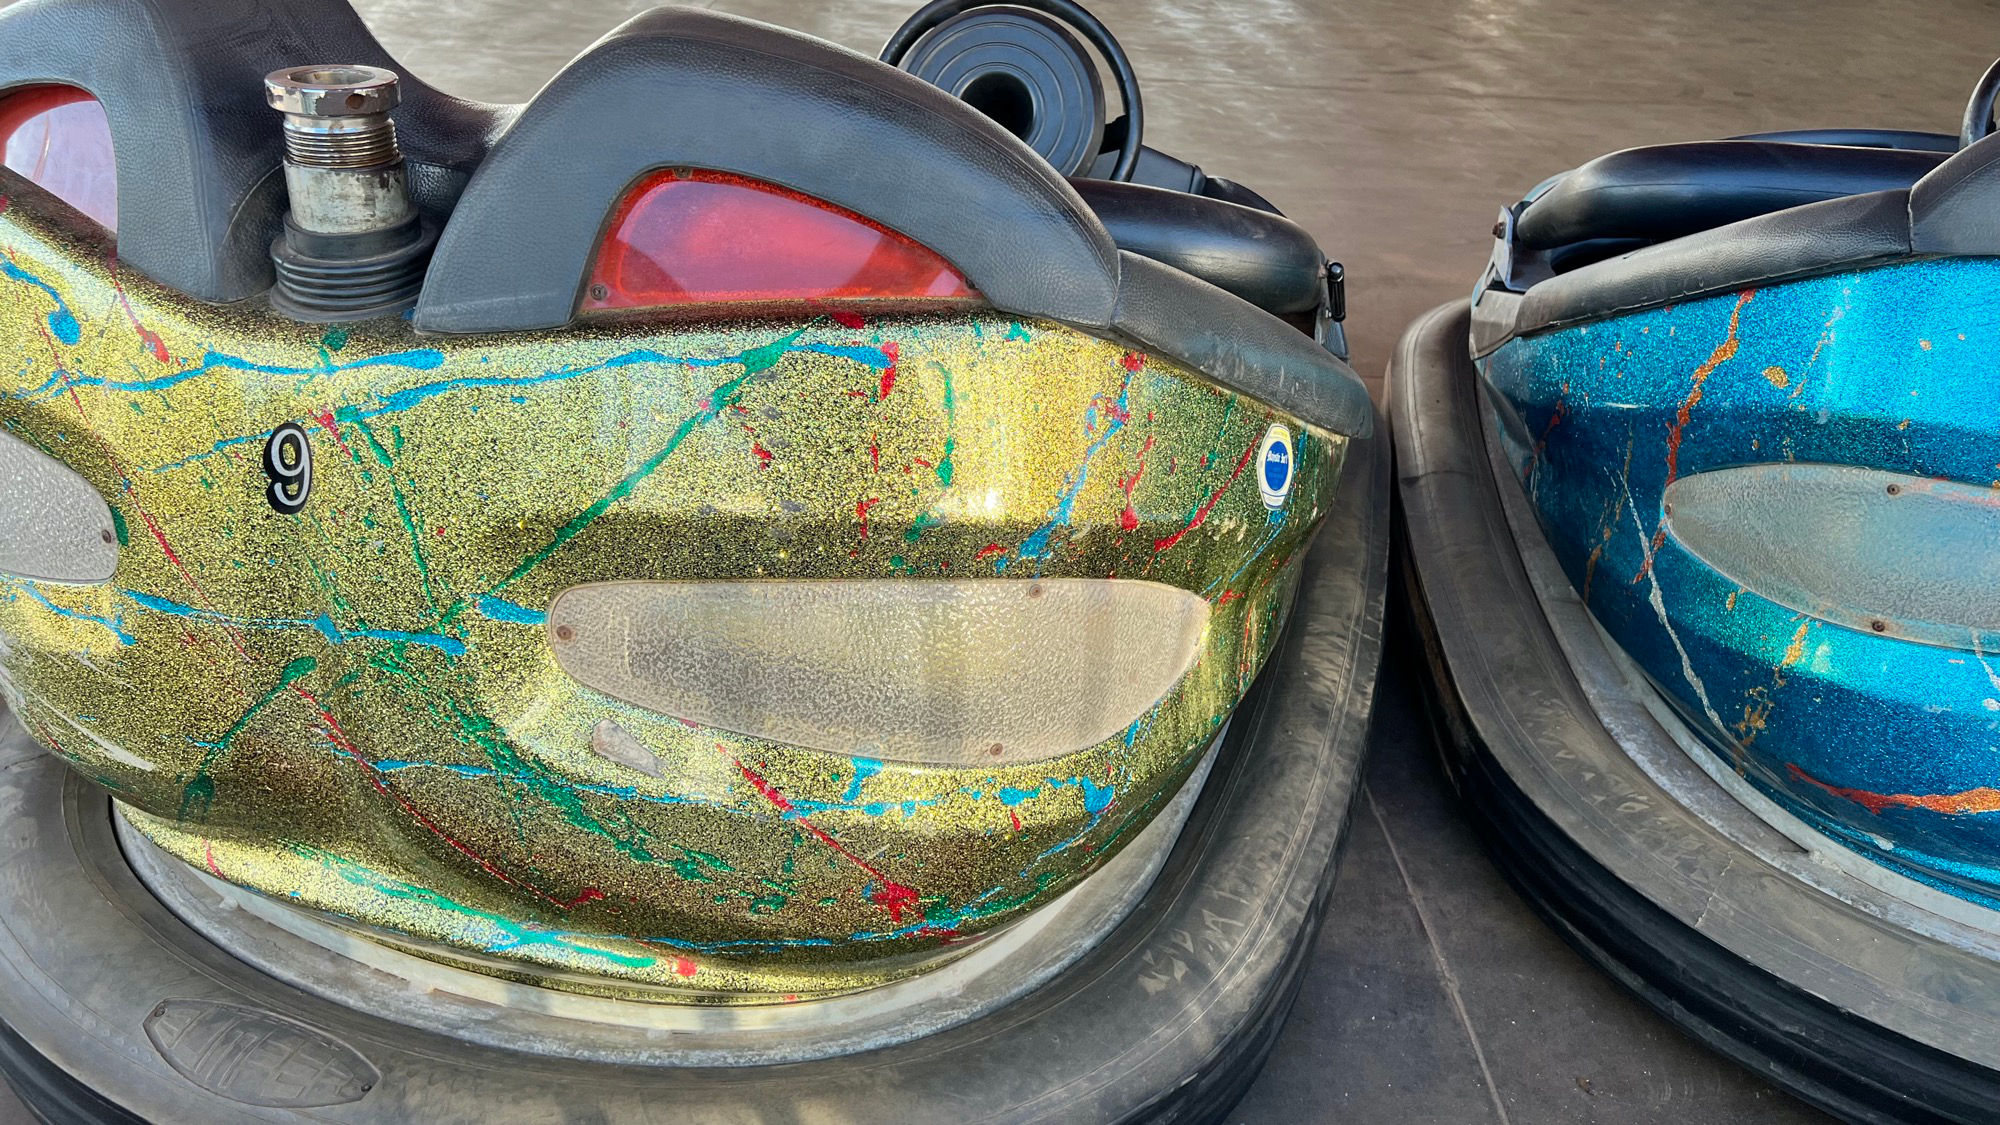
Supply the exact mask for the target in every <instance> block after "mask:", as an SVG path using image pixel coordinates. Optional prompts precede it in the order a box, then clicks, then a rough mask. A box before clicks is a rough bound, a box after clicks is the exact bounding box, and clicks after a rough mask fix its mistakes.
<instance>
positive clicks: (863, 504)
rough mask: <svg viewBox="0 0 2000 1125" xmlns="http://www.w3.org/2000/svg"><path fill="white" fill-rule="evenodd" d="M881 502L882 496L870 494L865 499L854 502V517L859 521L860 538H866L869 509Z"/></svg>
mask: <svg viewBox="0 0 2000 1125" xmlns="http://www.w3.org/2000/svg"><path fill="white" fill-rule="evenodd" d="M881 502H882V498H881V497H880V496H870V497H869V498H868V499H866V500H860V501H857V502H856V503H855V505H854V518H855V519H858V520H860V521H861V538H863V539H866V538H868V512H869V509H871V508H873V507H874V506H875V505H877V504H880V503H881Z"/></svg>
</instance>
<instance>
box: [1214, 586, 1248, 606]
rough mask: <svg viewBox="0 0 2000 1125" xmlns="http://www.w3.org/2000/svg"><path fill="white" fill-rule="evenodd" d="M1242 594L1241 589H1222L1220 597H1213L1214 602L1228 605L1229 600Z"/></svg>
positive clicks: (1233, 599) (1231, 600)
mask: <svg viewBox="0 0 2000 1125" xmlns="http://www.w3.org/2000/svg"><path fill="white" fill-rule="evenodd" d="M1242 596H1243V591H1241V590H1225V591H1223V593H1222V596H1221V597H1219V598H1217V599H1215V604H1216V605H1228V604H1229V603H1230V602H1233V601H1235V600H1236V599H1238V598H1240V597H1242Z"/></svg>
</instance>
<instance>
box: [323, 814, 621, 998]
mask: <svg viewBox="0 0 2000 1125" xmlns="http://www.w3.org/2000/svg"><path fill="white" fill-rule="evenodd" d="M292 851H293V852H294V853H296V854H297V855H299V856H301V857H303V858H306V859H309V860H314V861H316V862H318V863H320V864H321V865H322V866H324V867H325V868H326V869H327V870H329V871H331V872H333V873H334V874H335V875H337V876H339V877H340V879H341V881H342V882H345V883H347V884H348V885H349V886H353V887H358V888H360V889H362V890H364V891H368V892H371V893H374V894H378V895H382V896H384V897H387V898H393V899H396V900H398V901H400V902H410V903H415V904H417V905H418V906H422V907H428V908H429V909H432V910H437V911H442V912H444V913H447V914H455V915H458V916H459V917H461V918H470V919H473V920H476V921H478V922H482V923H485V924H486V925H489V926H491V927H493V928H494V929H495V930H496V931H498V934H499V938H498V940H491V941H489V942H488V943H487V946H486V951H487V952H489V953H507V952H511V951H514V950H518V949H524V948H528V947H531V946H538V945H540V946H551V947H554V948H556V949H561V950H563V951H565V952H568V953H574V954H579V955H581V956H585V957H597V958H602V959H603V960H606V961H609V962H611V963H612V964H614V965H620V966H623V967H625V968H628V969H643V968H645V967H646V966H648V965H652V964H654V963H655V962H656V961H657V960H658V959H657V958H654V957H644V956H639V955H635V954H630V953H619V952H616V951H613V950H608V949H599V948H594V947H592V946H588V945H585V944H583V943H582V942H580V941H577V940H576V939H575V938H574V937H572V936H570V935H567V934H564V933H561V932H558V931H555V930H551V929H547V928H545V927H542V926H536V925H533V924H530V923H527V922H522V921H518V920H516V919H513V918H509V917H507V916H506V915H504V914H494V913H492V912H490V911H485V910H480V909H478V908H477V907H473V906H467V905H466V904H464V903H462V902H455V901H453V900H452V899H449V898H447V897H445V896H444V895H442V894H439V893H438V892H436V891H433V890H431V889H429V888H427V887H418V886H413V885H412V884H409V883H405V882H403V881H402V880H400V879H394V878H391V877H389V876H388V875H384V874H382V873H381V872H378V871H373V870H371V869H369V868H367V867H364V866H362V865H361V864H359V863H356V862H354V861H353V860H351V859H346V858H343V857H341V856H337V855H334V854H333V853H331V852H326V851H322V850H320V849H318V848H311V847H307V846H305V845H303V844H294V845H292ZM613 940H621V939H618V938H614V939H613ZM622 940H626V941H631V940H636V939H632V938H623V939H622Z"/></svg>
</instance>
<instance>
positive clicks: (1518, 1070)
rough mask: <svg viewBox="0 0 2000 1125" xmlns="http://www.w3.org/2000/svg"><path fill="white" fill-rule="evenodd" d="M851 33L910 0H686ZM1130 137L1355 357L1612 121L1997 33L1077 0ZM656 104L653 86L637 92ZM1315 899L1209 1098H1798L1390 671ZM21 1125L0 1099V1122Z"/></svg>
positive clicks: (1399, 324) (1972, 14)
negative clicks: (1250, 1076)
mask: <svg viewBox="0 0 2000 1125" xmlns="http://www.w3.org/2000/svg"><path fill="white" fill-rule="evenodd" d="M357 6H358V7H359V8H360V9H361V11H362V13H363V14H364V15H365V16H367V17H368V18H369V20H370V21H371V23H372V24H373V25H374V26H375V28H376V30H377V32H378V34H379V35H380V36H381V38H382V39H383V41H384V42H385V44H386V45H387V46H388V47H389V49H390V51H391V52H392V53H394V54H395V55H397V56H398V57H399V58H400V59H401V60H402V62H403V64H404V65H405V66H406V67H407V68H409V70H410V71H411V72H413V73H416V74H420V75H422V76H423V77H425V78H426V79H428V80H430V81H432V82H434V83H436V84H438V85H440V86H443V87H444V88H446V89H449V90H451V91H453V92H455V93H458V94H461V95H463V96H466V97H472V98H480V99H487V100H494V101H512V100H519V99H522V98H524V97H526V96H527V95H529V94H530V93H532V92H533V90H534V89H535V87H536V86H537V85H539V83H540V82H541V81H542V80H543V79H545V78H546V77H547V76H548V75H549V74H551V73H552V72H553V71H554V70H555V69H556V68H557V67H559V66H560V65H561V64H562V63H563V62H564V61H565V60H567V59H568V58H569V57H570V56H571V55H573V54H574V53H575V52H577V51H578V50H580V49H582V48H583V47H584V46H586V45H588V44H589V43H590V42H591V41H592V40H593V39H595V38H596V37H597V36H598V35H600V34H602V33H603V32H604V31H605V30H608V29H609V28H610V27H611V26H613V25H614V24H615V23H617V22H619V21H620V20H622V19H623V18H625V17H626V16H628V15H630V14H632V13H634V12H636V11H638V10H640V9H641V8H642V7H644V6H645V5H643V4H639V3H633V2H630V0H572V2H569V3H562V4H554V3H538V2H532V0H442V2H435V0H357ZM713 6H716V7H721V8H724V9H726V10H730V11H734V12H738V13H741V14H744V15H749V16H754V17H757V18H760V19H765V20H769V21H772V22H776V23H781V24H785V25H787V26H790V27H794V28H797V29H799V30H803V31H807V32H811V33H813V34H817V35H821V36H824V37H826V38H829V39H832V40H834V41H836V42H839V43H842V44H845V45H847V46H850V47H853V48H855V49H858V50H863V51H866V52H868V53H871V54H872V53H874V51H875V50H876V48H878V47H879V46H880V44H881V43H882V41H883V40H884V39H885V38H887V36H888V34H889V33H890V31H891V30H892V29H893V28H894V27H895V26H896V25H897V24H898V23H899V22H900V21H901V20H902V18H903V17H904V16H905V15H906V14H908V12H909V11H911V10H913V9H914V8H915V7H916V3H915V0H848V2H843V3H826V2H811V3H788V2H785V0H723V2H721V3H719V4H716V5H713ZM1090 6H1091V7H1092V8H1093V9H1094V10H1095V11H1096V12H1097V13H1098V14H1099V15H1100V16H1101V17H1102V18H1103V19H1104V20H1105V21H1106V22H1107V23H1108V24H1109V25H1110V26H1111V28H1112V30H1113V31H1114V32H1115V33H1116V34H1117V35H1118V36H1119V38H1120V39H1121V40H1122V41H1123V42H1124V43H1125V45H1126V47H1127V48H1128V50H1129V51H1130V52H1131V54H1132V56H1133V59H1134V63H1135V66H1136V67H1137V69H1138V72H1139V76H1140V80H1141V82H1142V85H1143V88H1144V92H1145V97H1146V110H1147V123H1148V131H1147V139H1148V140H1149V141H1150V142H1151V143H1152V144H1153V145H1154V146H1156V147H1158V148H1162V149H1164V150H1166V151H1168V152H1171V153H1173V154H1175V155H1177V156H1180V157H1182V158H1184V159H1188V160H1192V161H1194V162H1196V163H1199V164H1201V165H1202V166H1204V167H1205V168H1206V169H1208V170H1209V171H1210V172H1212V173H1215V174H1217V175H1222V176H1227V177H1229V178H1231V179H1235V180H1239V181H1241V182H1243V183H1245V184H1248V185H1250V186H1252V187H1254V188H1255V189H1257V190H1258V191H1260V192H1262V193H1264V194H1265V195H1267V196H1269V197H1270V198H1271V199H1272V200H1274V201H1275V202H1276V203H1277V204H1278V205H1279V206H1280V207H1282V208H1283V209H1284V210H1285V211H1286V212H1287V213H1289V214H1290V215H1291V216H1292V217H1293V218H1295V219H1297V220H1299V221H1300V222H1302V223H1303V224H1304V225H1305V226H1306V227H1307V228H1309V229H1310V230H1312V231H1313V232H1314V233H1315V234H1316V235H1317V236H1318V238H1319V239H1320V242H1321V245H1322V246H1323V247H1324V248H1325V249H1326V250H1327V251H1328V253H1329V254H1330V255H1332V256H1333V257H1335V258H1338V259H1340V260H1342V261H1344V262H1345V263H1346V264H1347V266H1348V277H1349V309H1350V316H1349V319H1348V331H1349V334H1350V338H1351V340H1352V341H1353V346H1354V357H1355V364H1356V367H1357V368H1358V369H1359V370H1361V371H1362V372H1363V374H1364V375H1365V376H1366V377H1367V378H1369V379H1370V380H1371V381H1374V382H1376V383H1378V384H1379V380H1380V373H1381V371H1382V369H1383V365H1384V364H1385V362H1386V360H1387V357H1388V355H1389V351H1390V349H1391V348H1392V347H1393V346H1394V345H1395V341H1396V338H1397V336H1398V335H1399V334H1400V333H1401V331H1402V328H1403V326H1404V325H1405V324H1406V323H1408V322H1409V321H1410V320H1411V319H1412V318H1414V317H1415V316H1416V315H1417V314H1418V313H1420V312H1422V311H1423V310H1424V309H1426V308H1429V307H1430V306H1432V305H1434V304H1437V303H1438V302H1440V301H1445V300H1450V299H1454V298H1457V297H1459V296H1461V295H1462V294H1464V293H1465V292H1466V291H1467V290H1468V288H1469V287H1470V285H1471V283H1472V280H1473V278H1474V276H1475V274H1476V271H1477V270H1478V268H1479V265H1480V263H1481V262H1482V261H1483V259H1484V256H1485V252H1486V248H1487V239H1488V235H1487V231H1488V229H1489V228H1490V227H1491V225H1492V221H1493V215H1494V212H1495V210H1496V208H1497V207H1498V206H1499V205H1500V204H1501V203H1502V202H1505V201H1507V200H1509V199H1511V198H1514V197H1517V196H1518V194H1519V193H1520V192H1521V191H1522V190H1523V189H1525V188H1527V187H1528V186H1530V185H1531V184H1533V183H1535V182H1536V181H1538V180H1540V179H1542V178H1543V177H1544V176H1546V175H1548V174H1550V173H1552V172H1555V171H1559V170H1561V169H1564V168H1568V167H1571V166H1574V165H1575V164H1578V163H1580V162H1582V161H1584V160H1587V159H1589V158H1590V157H1592V156H1595V155H1598V154H1599V153H1602V152H1606V151H1609V150H1611V149H1615V148H1621V147H1625V146H1629V145H1635V144H1645V143H1651V142H1658V141H1668V140H1681V139H1695V138H1705V137H1720V136H1726V135H1729V134H1733V133H1742V132H1750V131H1755V130H1763V129H1776V128H1802V127H1809V126H1823V125H1827V126H1830V125H1872V126H1891V127H1903V128H1919V129H1933V130H1938V131H1944V132H1955V131H1956V130H1957V125H1958V117H1959V113H1960V111H1961V108H1962V106H1963V104H1964V99H1965V97H1966V95H1967V93H1968V92H1969V91H1970V89H1971V86H1972V84H1973V82H1974V81H1975V80H1976V79H1977V78H1978V76H1979V74H1980V72H1981V71H1982V70H1983V69H1984V68H1985V66H1986V65H1987V64H1988V63H1989V62H1991V61H1992V58H1993V56H1994V55H1995V54H1996V53H2000V35H1996V34H1995V32H1994V28H1995V24H1994V20H1993V15H1994V6H1993V5H1992V4H1990V3H1977V2H1972V0H1941V2H1936V3H1917V2H1912V0H1903V2H1900V3H1884V2H1877V0H1821V2H1814V0H1789V2H1783V3H1764V4H1746V3H1741V2H1731V0H1655V2H1651V3H1643V4H1640V3H1607V2H1595V0H1461V2H1456V3H1452V2H1445V0H1428V2H1422V3H1417V2H1412V0H1350V2H1348V3H1345V4H1341V5H1334V4H1331V3H1328V2H1326V0H1318V2H1314V0H1239V2H1230V0H1166V2H1160V3H1147V2H1144V0H1090ZM660 112H672V107H660ZM1381 706H1382V714H1381V717H1380V719H1379V721H1378V727H1379V729H1380V731H1381V739H1380V741H1379V743H1378V745H1377V747H1376V751H1375V758H1374V761H1373V764H1372V766H1371V768H1370V771H1369V777H1368V784H1367V787H1366V790H1365V791H1364V793H1363V794H1362V796H1361V799H1360V802H1359V804H1358V805H1357V808H1356V810H1355V815H1354V821H1353V834H1352V837H1351V839H1350V842H1349V845H1348V849H1347V853H1346V856H1345V859H1344V861H1343V865H1342V868H1341V871H1340V876H1339V884H1338V888H1337V893H1336V898H1335V906H1334V909H1333V912H1332V916H1331V918H1330V920H1329V922H1328V925H1327V928H1326V931H1325V933H1324V934H1323V936H1322V938H1321V941H1320V946H1319V951H1318V957H1317V960H1316V962H1315V964H1314V966H1313V968H1312V970H1311V972H1310V974H1309V976H1308V978H1307V980H1306V982H1305V986H1304V990H1303V992H1302V995H1301V998H1300V1001H1299V1005H1298V1008H1297V1009H1296V1011H1295V1012H1294V1014H1293V1017H1292V1020H1291V1022H1290V1024H1289V1025H1288V1026H1287V1028H1286V1030H1285V1033H1284V1036H1283V1038H1282V1039H1281V1041H1280V1042H1279V1044H1278V1046H1277V1048H1276V1051H1275V1052H1274V1054H1273V1056H1272V1059H1271V1063H1270V1066H1269V1067H1268V1068H1267V1069H1266V1071H1265V1072H1264V1074H1263V1075H1262V1077H1261V1078H1260V1079H1259V1080H1258V1082H1257V1085H1256V1086H1255V1087H1254V1088H1253V1089H1252V1090H1251V1092H1250V1094H1249V1096H1248V1097H1247V1098H1246V1099H1245V1101H1244V1102H1243V1103H1242V1105H1241V1106H1240V1107H1239V1108H1238V1110H1237V1111H1236V1113H1235V1114H1234V1115H1233V1118H1232V1120H1234V1121H1239V1122H1245V1123H1249V1122H1270V1121H1332V1120H1352V1121H1369V1122H1454V1123H1456V1122H1499V1123H1502V1125H1539V1123H1544V1122H1546V1123H1558V1122H1560V1123H1569V1122H1601V1123H1606V1125H1611V1123H1627V1122H1630V1123H1639V1122H1660V1123H1672V1125H1680V1123H1684V1122H1749V1121H1757V1122H1769V1123H1776V1125H1784V1123H1791V1122H1806V1121H1814V1120H1820V1118H1819V1117H1818V1116H1817V1115H1816V1114H1814V1113H1812V1112H1811V1111H1809V1110H1807V1109H1805V1108H1804V1107H1802V1106H1800V1105H1798V1104H1797V1103H1794V1102H1791V1101H1789V1100H1788V1099H1786V1098H1785V1097H1784V1096H1783V1095H1780V1094H1776V1093H1774V1092H1772V1091H1771V1090H1770V1089H1769V1088H1767V1087H1765V1086H1763V1085H1761V1084H1760V1083H1758V1082H1757V1081H1755V1080H1754V1079H1753V1078H1751V1077H1750V1076H1749V1075H1748V1074H1746V1073H1745V1072H1743V1071H1741V1070H1738V1069H1737V1068H1735V1067H1733V1066H1731V1065H1729V1064H1727V1063H1724V1062H1722V1061H1720V1060H1719V1059H1716V1058H1715V1057H1713V1056H1711V1055H1709V1054H1707V1053H1705V1052H1704V1051H1702V1050H1701V1049H1699V1048H1697V1047H1696V1046H1694V1045H1693V1044H1692V1043H1691V1042H1689V1041H1688V1040H1686V1039H1683V1038H1682V1037H1681V1036H1679V1035H1678V1034H1677V1033H1676V1032H1674V1031H1673V1030H1672V1029H1671V1028H1670V1027H1669V1026H1668V1025H1666V1024H1665V1023H1663V1022H1662V1021H1660V1020H1659V1019H1657V1018H1656V1017H1654V1016H1653V1015H1652V1014H1651V1013H1650V1012H1649V1011H1648V1010H1646V1009H1644V1008H1642V1007H1640V1006H1639V1005H1638V1004H1637V1003H1636V1002H1634V1001H1632V1000H1630V999H1629V998H1627V997H1626V996H1625V995H1624V994H1623V993H1621V992H1619V991H1617V990H1616V989H1615V988H1614V987H1613V986H1612V985H1611V984H1610V983H1609V982H1608V981H1606V980H1605V979H1603V978H1602V977H1600V976H1598V975H1597V974H1596V973H1594V972H1592V971H1591V970H1590V969H1589V968H1588V966H1586V965H1585V964H1584V963H1583V962H1582V961H1581V960H1580V959H1579V958H1577V957H1576V956H1575V955H1574V954H1572V953H1571V952H1570V951H1569V950H1568V949H1567V948H1566V947H1565V946H1563V945H1562V944H1561V942H1560V941H1558V940H1557V939H1556V938H1555V937H1554V936H1553V934H1552V933H1551V932H1550V931H1548V930H1547V929H1546V928H1545V927H1543V926H1542V925H1541V924H1540V923H1539V922H1538V921H1537V920H1536V919H1535V918H1534V916H1533V915H1532V914H1530V913H1529V912H1528V911H1527V909H1526V908H1525V906H1524V905H1523V904H1522V902H1521V901H1520V899H1519V898H1518V897H1516V896H1515V895H1514V894H1513V892H1512V891H1511V890H1510V889H1509V888H1508V887H1507V886H1506V884H1505V883H1503V882H1501V881H1500V879H1499V877H1498V875H1497V873H1496V872H1495V871H1494V869H1493V868H1492V866H1491V865H1490V864H1489V863H1487V861H1486V860H1485V858H1484V857H1483V856H1482V855H1481V854H1480V852H1479V850H1478V847H1477V845H1476V843H1475V841H1474V840H1473V839H1472V838H1471V836H1470V834H1469V832H1468V831H1467V830H1466V829H1465V827H1464V826H1463V825H1462V824H1460V823H1459V822H1458V820H1457V818H1456V812H1455V810H1454V809H1453V808H1452V807H1451V804H1450V797H1449V794H1448V793H1447V792H1446V791H1445V790H1444V788H1443V785H1442V782H1441V781H1440V780H1439V778H1438V776H1437V773H1436V770H1435V768H1434V766H1433V765H1432V762H1431V760H1430V757H1429V752H1428V750H1427V748H1426V747H1425V746H1424V745H1423V742H1422V739H1421V737H1420V733H1419V728H1418V726H1417V724H1416V721H1415V718H1414V713H1413V711H1412V709H1411V708H1412V701H1411V696H1410V692H1409V689H1408V681H1407V678H1406V677H1405V676H1404V674H1403V673H1402V672H1401V671H1400V669H1396V670H1392V671H1391V672H1390V674H1389V675H1388V677H1387V679H1386V681H1385V684H1384V690H1383V692H1382V694H1381ZM16 1121H19V1122H25V1121H27V1117H26V1115H25V1113H24V1112H23V1111H21V1110H19V1108H18V1107H9V1106H5V1105H0V1123H11V1122H16Z"/></svg>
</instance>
